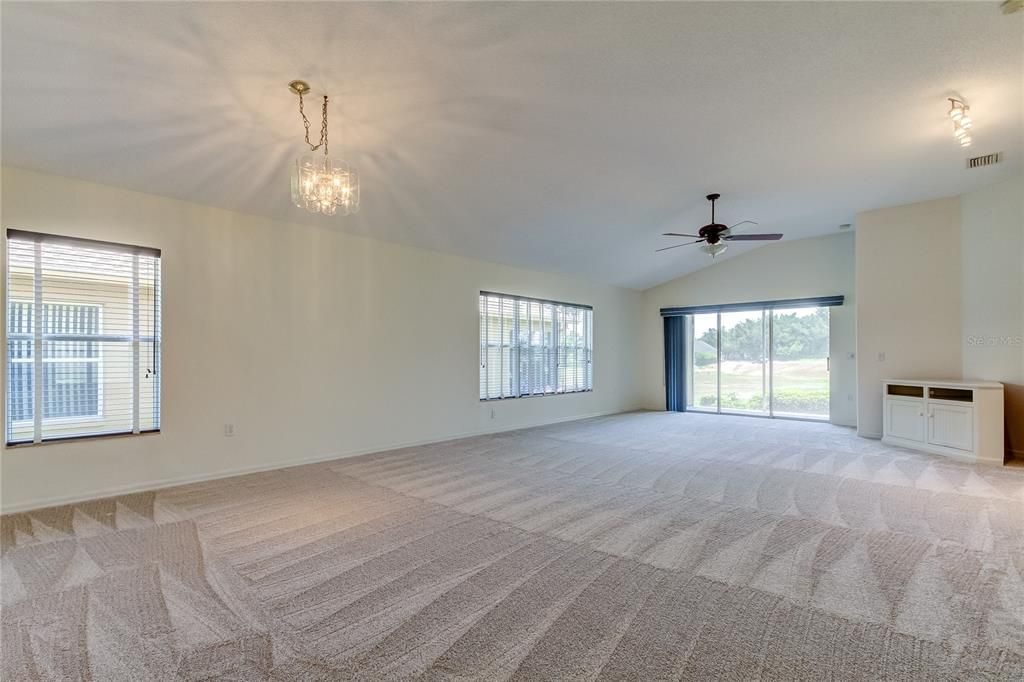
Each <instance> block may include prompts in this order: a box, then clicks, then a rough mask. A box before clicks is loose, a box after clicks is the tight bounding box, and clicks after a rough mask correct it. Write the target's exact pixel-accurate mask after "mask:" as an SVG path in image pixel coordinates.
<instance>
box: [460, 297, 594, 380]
mask: <svg viewBox="0 0 1024 682" xmlns="http://www.w3.org/2000/svg"><path fill="white" fill-rule="evenodd" d="M593 350H594V311H593V309H592V308H591V307H590V306H583V305H572V304H568V303H557V302H555V301H544V300H540V299H534V298H524V297H522V296H510V295H506V294H494V293H490V292H480V399H481V400H493V399H500V398H519V397H523V396H531V395H548V394H554V393H575V392H578V391H590V390H593V388H594V371H593Z"/></svg>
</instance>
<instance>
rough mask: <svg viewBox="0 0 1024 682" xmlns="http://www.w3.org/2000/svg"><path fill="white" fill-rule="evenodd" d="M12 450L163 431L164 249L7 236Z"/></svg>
mask: <svg viewBox="0 0 1024 682" xmlns="http://www.w3.org/2000/svg"><path fill="white" fill-rule="evenodd" d="M6 322H7V391H6V392H7V401H6V404H7V414H6V437H7V443H8V444H18V443H40V442H43V441H50V440H62V439H68V438H82V437H87V436H100V435H111V434H130V433H144V432H150V431H159V430H160V251H158V250H156V249H149V248H144V247H136V246H124V245H121V244H110V243H107V242H97V241H91V240H85V239H72V238H69V237H58V236H53V235H45V234H37V233H34V232H23V231H21V230H8V231H7V319H6Z"/></svg>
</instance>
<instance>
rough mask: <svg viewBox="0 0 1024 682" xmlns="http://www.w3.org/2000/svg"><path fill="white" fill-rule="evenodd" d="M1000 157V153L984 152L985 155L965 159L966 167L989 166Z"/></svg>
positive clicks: (997, 161)
mask: <svg viewBox="0 0 1024 682" xmlns="http://www.w3.org/2000/svg"><path fill="white" fill-rule="evenodd" d="M1001 158H1002V154H1000V153H999V152H996V153H995V154H986V155H985V156H975V157H974V158H973V159H967V167H968V168H981V167H982V166H991V165H992V164H994V163H999V160H1000V159H1001Z"/></svg>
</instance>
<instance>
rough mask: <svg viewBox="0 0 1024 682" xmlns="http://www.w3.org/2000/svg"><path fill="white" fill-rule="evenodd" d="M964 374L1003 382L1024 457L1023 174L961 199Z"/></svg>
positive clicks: (1015, 441) (1014, 445) (1013, 433)
mask: <svg viewBox="0 0 1024 682" xmlns="http://www.w3.org/2000/svg"><path fill="white" fill-rule="evenodd" d="M960 222H961V239H960V249H961V266H962V267H961V270H962V275H963V287H962V292H961V299H962V303H961V309H962V317H963V333H962V340H963V344H964V345H963V375H964V377H967V378H971V379H990V380H994V381H1001V382H1003V384H1004V386H1005V391H1004V398H1005V400H1004V403H1005V409H1006V440H1007V449H1008V450H1010V451H1011V452H1013V453H1014V455H1015V456H1016V457H1018V458H1024V176H1018V177H1016V178H1011V179H1010V180H1006V181H1003V182H1000V183H998V184H995V185H991V186H989V187H985V188H983V189H980V190H977V191H975V192H971V193H969V194H965V195H963V196H962V197H961V198H960Z"/></svg>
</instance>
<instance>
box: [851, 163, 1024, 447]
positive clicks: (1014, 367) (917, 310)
mask: <svg viewBox="0 0 1024 682" xmlns="http://www.w3.org/2000/svg"><path fill="white" fill-rule="evenodd" d="M856 267H857V303H858V306H857V348H858V353H859V356H860V364H859V371H860V377H859V384H860V401H859V428H858V432H859V433H860V434H861V435H864V436H871V437H878V436H879V435H880V434H881V432H882V406H881V381H882V380H883V379H892V378H900V377H903V378H951V379H957V378H968V379H987V380H992V381H1001V382H1003V384H1004V385H1005V387H1006V388H1005V394H1004V395H1005V407H1006V441H1007V449H1008V450H1011V451H1012V452H1014V454H1015V455H1016V456H1018V457H1022V456H1024V177H1022V176H1017V177H1015V178H1011V179H1009V180H1005V181H1003V182H1000V183H997V184H995V185H990V186H988V187H984V188H982V189H980V190H976V191H974V192H969V193H967V194H964V195H962V196H959V197H951V198H947V199H937V200H935V201H927V202H923V203H919V204H910V205H906V206H896V207H893V208H885V209H879V210H875V211H868V212H866V213H861V214H859V215H858V216H857V259H856ZM879 353H884V354H885V360H880V359H879V355H878V354H879Z"/></svg>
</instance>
